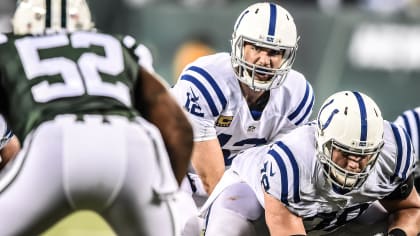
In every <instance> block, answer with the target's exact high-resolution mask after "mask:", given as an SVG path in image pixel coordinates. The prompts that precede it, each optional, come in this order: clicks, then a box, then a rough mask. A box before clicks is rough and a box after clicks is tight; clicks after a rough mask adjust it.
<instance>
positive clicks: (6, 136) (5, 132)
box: [0, 115, 13, 149]
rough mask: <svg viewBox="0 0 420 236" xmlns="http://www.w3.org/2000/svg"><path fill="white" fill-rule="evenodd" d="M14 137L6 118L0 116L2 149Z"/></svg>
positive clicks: (0, 143) (0, 147)
mask: <svg viewBox="0 0 420 236" xmlns="http://www.w3.org/2000/svg"><path fill="white" fill-rule="evenodd" d="M12 137H13V133H12V131H11V130H10V129H9V127H8V125H7V123H6V120H4V117H3V116H2V115H0V149H2V148H3V147H4V146H6V144H7V143H8V142H9V141H10V139H11V138H12Z"/></svg>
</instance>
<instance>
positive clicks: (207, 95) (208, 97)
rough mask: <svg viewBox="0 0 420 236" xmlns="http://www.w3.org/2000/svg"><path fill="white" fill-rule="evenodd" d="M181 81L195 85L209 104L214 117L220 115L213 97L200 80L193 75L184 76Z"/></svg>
mask: <svg viewBox="0 0 420 236" xmlns="http://www.w3.org/2000/svg"><path fill="white" fill-rule="evenodd" d="M181 80H186V81H189V82H191V83H193V84H194V85H195V86H196V87H197V88H198V90H200V92H201V93H202V94H203V96H204V98H205V99H206V101H207V103H208V104H209V107H210V110H211V113H212V114H213V116H218V115H219V111H218V110H217V107H216V105H215V104H214V102H213V98H212V97H211V95H210V93H209V92H208V91H207V89H206V87H204V85H203V84H202V83H201V82H200V81H199V80H198V79H196V78H194V77H193V76H191V75H182V76H181Z"/></svg>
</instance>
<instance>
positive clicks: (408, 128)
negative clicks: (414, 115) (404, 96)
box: [402, 114, 412, 137]
mask: <svg viewBox="0 0 420 236" xmlns="http://www.w3.org/2000/svg"><path fill="white" fill-rule="evenodd" d="M402 119H403V121H404V128H405V131H407V133H408V135H409V136H410V137H412V135H411V127H410V123H409V122H408V117H407V115H406V114H403V115H402Z"/></svg>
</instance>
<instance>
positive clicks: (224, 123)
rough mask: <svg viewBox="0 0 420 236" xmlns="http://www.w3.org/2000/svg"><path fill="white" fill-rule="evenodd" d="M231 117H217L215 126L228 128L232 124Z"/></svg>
mask: <svg viewBox="0 0 420 236" xmlns="http://www.w3.org/2000/svg"><path fill="white" fill-rule="evenodd" d="M232 120H233V116H219V118H218V119H217V121H216V126H219V127H229V126H230V124H231V123H232Z"/></svg>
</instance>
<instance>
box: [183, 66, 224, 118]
mask: <svg viewBox="0 0 420 236" xmlns="http://www.w3.org/2000/svg"><path fill="white" fill-rule="evenodd" d="M188 70H191V71H194V72H196V73H198V74H200V75H201V76H203V77H204V78H205V79H206V80H207V82H209V84H210V85H211V87H212V88H213V89H214V91H215V92H216V95H217V97H218V98H219V101H220V104H221V105H222V107H223V110H224V109H225V108H226V104H227V100H226V98H225V96H224V94H223V92H222V90H221V89H220V87H219V85H217V83H216V81H215V80H214V79H213V77H212V76H211V75H210V74H209V73H208V72H207V71H205V70H204V69H203V68H200V67H197V66H191V67H189V68H188V69H187V71H188Z"/></svg>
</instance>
